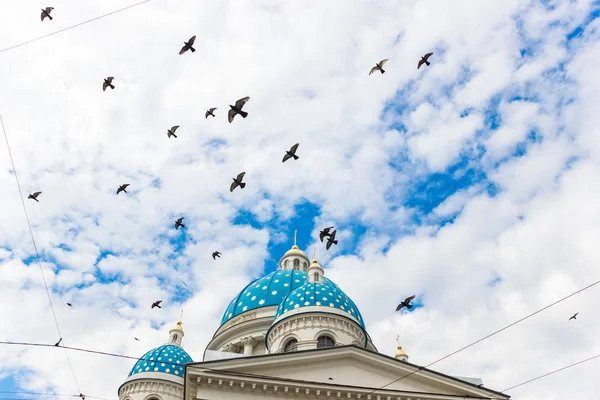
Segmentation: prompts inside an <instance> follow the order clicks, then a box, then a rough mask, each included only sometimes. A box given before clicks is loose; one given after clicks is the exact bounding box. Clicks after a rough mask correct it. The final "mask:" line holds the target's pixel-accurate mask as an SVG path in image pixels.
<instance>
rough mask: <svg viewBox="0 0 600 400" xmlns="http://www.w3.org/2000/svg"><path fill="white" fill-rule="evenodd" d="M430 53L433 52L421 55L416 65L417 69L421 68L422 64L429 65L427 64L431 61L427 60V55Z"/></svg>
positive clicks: (430, 54)
mask: <svg viewBox="0 0 600 400" xmlns="http://www.w3.org/2000/svg"><path fill="white" fill-rule="evenodd" d="M432 55H433V53H427V54H425V55H424V56H423V57H421V59H420V60H419V65H417V69H419V68H421V65H423V64H425V65H427V66H429V64H431V63H430V62H429V61H427V60H429V57H431V56H432Z"/></svg>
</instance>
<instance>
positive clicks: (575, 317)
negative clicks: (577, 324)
mask: <svg viewBox="0 0 600 400" xmlns="http://www.w3.org/2000/svg"><path fill="white" fill-rule="evenodd" d="M577 314H579V313H578V312H576V313H575V314H573V316H572V317H571V318H569V321H570V320H572V319H577Z"/></svg>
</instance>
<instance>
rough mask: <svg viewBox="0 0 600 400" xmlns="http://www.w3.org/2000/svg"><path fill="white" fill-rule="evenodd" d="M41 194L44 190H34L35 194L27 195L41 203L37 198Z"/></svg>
mask: <svg viewBox="0 0 600 400" xmlns="http://www.w3.org/2000/svg"><path fill="white" fill-rule="evenodd" d="M40 194H42V192H34V193H33V194H30V195H29V196H27V198H28V199H33V200H35V201H37V202H38V203H39V202H40V201H39V200H38V199H37V198H38V196H39V195H40Z"/></svg>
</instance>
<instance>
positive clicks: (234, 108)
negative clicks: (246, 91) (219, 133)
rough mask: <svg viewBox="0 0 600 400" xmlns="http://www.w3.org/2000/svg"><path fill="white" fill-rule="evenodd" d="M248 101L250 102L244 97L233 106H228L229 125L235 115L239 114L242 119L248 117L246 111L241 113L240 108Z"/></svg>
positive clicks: (248, 98)
mask: <svg viewBox="0 0 600 400" xmlns="http://www.w3.org/2000/svg"><path fill="white" fill-rule="evenodd" d="M248 100H250V97H244V98H243V99H239V100H238V101H236V102H235V106H232V105H231V104H230V105H229V107H230V108H231V110H229V123H231V121H233V118H234V117H235V115H236V114H240V115H241V116H242V118H246V117H247V116H248V113H247V112H246V111H242V107H244V104H246V103H247V102H248Z"/></svg>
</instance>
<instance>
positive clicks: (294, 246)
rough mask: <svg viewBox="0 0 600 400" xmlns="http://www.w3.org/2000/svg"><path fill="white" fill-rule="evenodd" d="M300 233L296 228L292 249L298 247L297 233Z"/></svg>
mask: <svg viewBox="0 0 600 400" xmlns="http://www.w3.org/2000/svg"><path fill="white" fill-rule="evenodd" d="M297 233H298V230H297V229H296V230H295V231H294V245H293V246H292V249H297V248H298V246H297V245H296V234H297Z"/></svg>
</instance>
